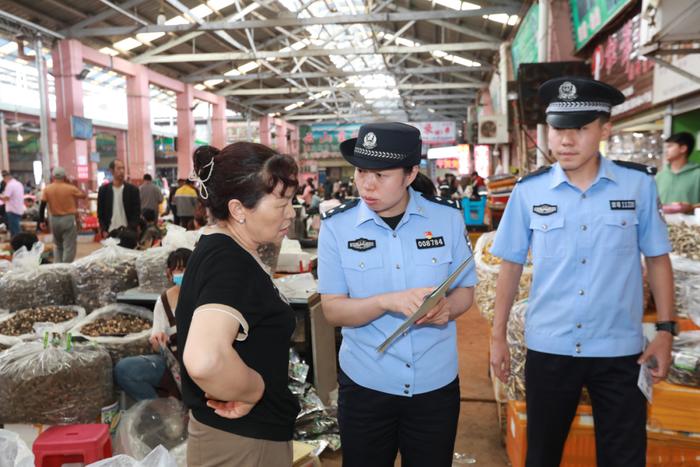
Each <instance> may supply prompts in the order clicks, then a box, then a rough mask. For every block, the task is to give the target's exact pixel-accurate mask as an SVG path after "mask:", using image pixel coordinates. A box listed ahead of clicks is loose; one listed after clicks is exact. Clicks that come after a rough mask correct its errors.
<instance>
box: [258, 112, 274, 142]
mask: <svg viewBox="0 0 700 467" xmlns="http://www.w3.org/2000/svg"><path fill="white" fill-rule="evenodd" d="M270 120H271V118H270V117H262V118H261V119H260V144H264V145H265V146H270V145H271V140H272V138H271V137H270Z"/></svg>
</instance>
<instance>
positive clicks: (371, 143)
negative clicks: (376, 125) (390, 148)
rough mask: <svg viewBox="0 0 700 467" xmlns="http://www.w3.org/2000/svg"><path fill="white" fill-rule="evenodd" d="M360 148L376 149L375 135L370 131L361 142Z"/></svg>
mask: <svg viewBox="0 0 700 467" xmlns="http://www.w3.org/2000/svg"><path fill="white" fill-rule="evenodd" d="M362 146H364V148H365V149H374V148H376V147H377V135H375V134H374V133H372V132H371V131H370V132H369V133H367V134H366V135H365V137H364V139H363V140H362Z"/></svg>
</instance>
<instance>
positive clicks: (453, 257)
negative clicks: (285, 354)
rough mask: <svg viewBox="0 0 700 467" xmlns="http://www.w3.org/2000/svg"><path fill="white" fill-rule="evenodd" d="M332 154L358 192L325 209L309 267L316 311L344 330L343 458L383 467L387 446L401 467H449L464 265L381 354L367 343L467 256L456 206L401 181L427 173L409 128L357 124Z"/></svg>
mask: <svg viewBox="0 0 700 467" xmlns="http://www.w3.org/2000/svg"><path fill="white" fill-rule="evenodd" d="M340 150H341V153H342V154H343V157H344V158H345V159H346V160H347V161H348V162H350V163H351V164H352V165H354V166H355V184H356V186H357V189H358V191H359V194H360V199H359V200H354V201H350V202H346V203H344V204H343V205H341V206H338V207H337V208H334V209H333V210H331V211H329V212H328V213H326V215H325V219H324V220H323V223H322V226H321V232H320V237H319V249H318V257H319V266H318V272H319V292H320V293H321V294H322V295H321V296H322V303H323V310H324V314H325V316H326V318H327V319H328V321H329V322H330V323H331V324H333V325H335V326H342V327H343V331H342V332H343V343H342V345H341V348H340V368H341V371H340V375H339V378H338V379H339V384H340V389H339V400H338V421H339V423H340V436H341V441H342V444H343V465H344V466H345V467H353V466H359V467H370V466H393V465H394V460H395V458H396V453H397V450H398V451H400V452H401V459H402V465H404V466H426V465H430V466H449V465H451V462H452V451H453V448H454V440H455V434H456V430H457V419H458V416H459V381H458V378H457V348H456V330H455V323H454V322H453V321H454V319H455V318H456V317H458V316H459V315H461V314H462V313H464V312H465V311H466V310H467V309H468V308H469V307H470V306H471V304H472V298H473V288H472V287H473V286H474V284H475V283H476V277H475V272H474V267H473V264H471V265H470V267H468V268H467V269H466V270H465V271H463V272H462V274H461V275H460V276H459V277H458V278H457V280H456V281H455V283H454V285H453V287H454V288H453V289H452V290H451V292H450V293H449V294H448V295H447V297H446V298H444V299H443V300H442V301H441V302H439V303H438V304H437V305H436V306H435V307H434V308H433V309H432V310H431V311H430V312H429V313H428V314H427V315H426V316H425V317H424V318H422V319H421V320H420V321H418V322H417V323H416V325H415V326H413V327H412V328H410V330H409V331H407V332H405V333H403V335H401V336H400V337H399V338H398V339H397V340H396V341H394V342H393V344H391V346H390V347H389V348H388V349H387V350H386V351H385V352H384V353H381V354H380V353H378V352H377V350H376V348H377V347H378V346H379V345H380V344H381V343H382V342H383V341H384V339H386V338H387V337H388V336H389V335H391V334H392V332H394V330H395V329H396V328H397V327H399V325H400V324H401V323H402V322H403V321H404V320H405V318H406V315H410V314H412V313H413V312H414V311H416V309H417V308H418V307H419V306H420V304H421V303H422V301H423V298H424V296H425V295H426V294H427V293H429V292H430V291H431V290H432V289H433V288H434V287H435V286H437V285H439V284H440V283H441V282H442V281H443V280H445V279H446V278H447V276H448V275H449V274H450V273H451V272H452V271H454V270H455V269H456V268H457V266H458V265H459V264H460V263H461V262H462V261H464V260H465V259H466V258H468V257H469V256H470V255H471V251H470V249H469V246H468V243H467V240H466V239H465V228H464V220H463V218H462V213H461V211H460V209H459V205H458V204H457V203H455V202H452V201H449V200H444V199H441V198H433V197H430V196H426V195H421V194H419V193H417V192H416V191H415V190H414V189H413V188H412V186H417V185H418V184H420V183H421V182H423V181H425V179H426V177H425V176H424V175H421V174H419V172H418V164H419V163H420V151H421V139H420V132H419V131H418V130H417V129H415V128H413V127H411V126H409V125H404V124H401V123H382V124H368V125H363V126H362V127H361V128H360V131H359V135H358V138H356V139H351V140H347V141H344V142H343V143H342V144H341V145H340ZM418 176H420V177H421V178H419V179H418V180H417V181H416V178H417V177H418ZM412 184H414V185H412Z"/></svg>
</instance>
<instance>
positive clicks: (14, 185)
mask: <svg viewBox="0 0 700 467" xmlns="http://www.w3.org/2000/svg"><path fill="white" fill-rule="evenodd" d="M2 179H3V181H4V182H5V190H3V192H2V194H1V195H0V200H2V201H3V202H4V203H5V217H6V218H7V229H8V230H9V231H10V237H14V236H15V235H17V234H18V233H19V232H20V225H19V222H20V220H21V219H22V214H24V210H25V209H26V208H25V206H24V185H22V182H20V181H19V180H17V179H15V178H14V177H13V176H12V175H11V174H10V172H8V171H6V170H3V171H2Z"/></svg>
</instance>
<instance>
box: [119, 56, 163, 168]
mask: <svg viewBox="0 0 700 467" xmlns="http://www.w3.org/2000/svg"><path fill="white" fill-rule="evenodd" d="M126 96H127V110H128V121H129V124H128V128H129V131H128V133H127V138H128V143H129V144H128V157H127V158H126V159H123V160H125V161H128V163H127V164H126V171H127V172H126V176H127V178H131V179H132V180H141V179H142V177H143V174H145V173H150V174H153V173H154V172H155V168H156V162H155V154H154V153H153V135H152V134H151V102H150V92H149V88H148V70H147V69H146V67H144V66H137V67H136V69H135V73H134V75H133V76H127V78H126Z"/></svg>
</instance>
